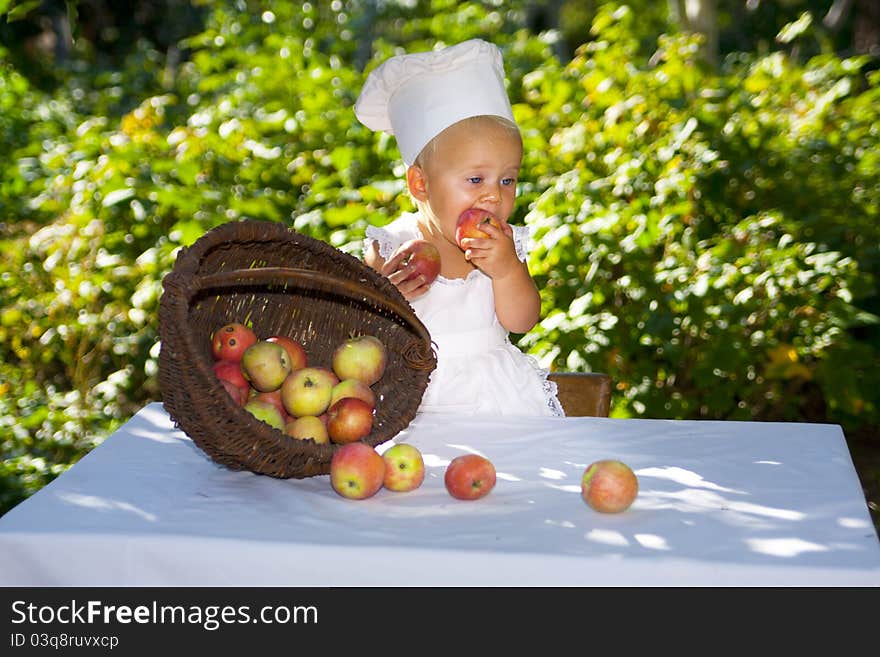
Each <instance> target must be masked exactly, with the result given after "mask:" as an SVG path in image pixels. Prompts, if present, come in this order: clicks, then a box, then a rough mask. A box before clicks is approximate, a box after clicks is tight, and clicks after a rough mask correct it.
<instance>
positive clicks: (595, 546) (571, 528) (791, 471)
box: [0, 403, 880, 586]
mask: <svg viewBox="0 0 880 657" xmlns="http://www.w3.org/2000/svg"><path fill="white" fill-rule="evenodd" d="M395 440H396V441H397V442H404V441H405V442H410V443H412V444H414V445H416V446H417V447H419V448H420V449H421V450H422V452H423V454H424V456H425V461H426V464H427V471H428V474H427V476H426V478H425V482H424V484H423V485H422V487H421V488H419V489H417V490H415V491H413V492H410V493H393V492H391V491H388V490H384V489H383V490H380V491H379V493H377V494H376V495H375V496H374V497H372V498H369V499H367V500H363V501H353V500H347V499H344V498H342V497H340V496H338V495H337V494H336V493H335V492H334V491H333V490H332V488H331V487H330V481H329V477H328V476H326V475H325V476H318V477H311V478H308V479H301V480H299V479H286V480H283V479H275V478H271V477H266V476H260V475H255V474H253V473H250V472H235V471H231V470H228V469H226V468H224V467H222V466H219V465H217V464H216V463H214V462H213V461H212V460H210V459H209V458H208V457H207V456H206V455H205V454H204V453H203V452H202V451H201V450H200V449H198V447H196V446H195V445H194V444H193V443H192V442H191V441H190V440H189V439H188V438H187V437H186V435H185V434H183V433H182V432H181V431H179V430H176V429H175V428H174V427H173V425H172V423H171V421H170V419H169V417H168V415H167V414H166V413H165V411H164V409H163V408H162V406H161V405H160V404H157V403H156V404H150V405H148V406H146V407H145V408H143V409H142V410H141V411H140V412H139V413H138V414H137V415H136V416H135V417H133V418H132V419H131V420H130V421H129V422H128V423H126V424H125V425H124V426H123V427H122V428H120V429H119V431H117V432H116V433H114V434H113V435H111V436H110V437H109V438H108V439H107V440H106V441H105V442H104V443H103V444H102V445H100V446H99V447H97V448H96V449H94V450H93V451H92V452H91V453H90V454H88V455H87V456H85V457H84V458H83V459H82V460H81V461H80V462H79V463H77V464H76V465H75V466H73V467H72V468H71V469H70V470H68V471H67V472H66V473H64V474H63V475H61V476H60V477H58V479H56V480H55V481H54V482H52V483H51V484H49V485H48V486H46V487H45V488H43V489H42V490H40V491H39V492H37V493H36V494H35V495H34V496H32V497H31V498H30V499H28V500H26V501H25V502H23V503H21V504H20V505H18V506H17V507H15V508H14V509H12V510H11V511H10V512H9V513H7V514H6V515H5V516H3V517H2V518H0V585H4V586H361V585H372V586H422V585H434V586H451V585H455V586H458V585H461V586H483V585H494V586H539V585H540V586H543V585H550V586H590V585H603V586H606V585H610V586H614V585H623V586H654V585H662V586H753V585H755V586H786V585H798V586H801V585H803V586H807V585H809V586H877V585H880V542H878V539H877V535H876V533H875V531H874V528H873V526H872V524H871V519H870V516H869V513H868V510H867V506H866V503H865V499H864V496H863V493H862V490H861V488H860V485H859V482H858V478H857V475H856V472H855V470H854V468H853V464H852V461H851V459H850V456H849V452H848V450H847V447H846V443H845V440H844V437H843V433H842V431H841V429H840V427H838V426H836V425H822V424H793V423H792V424H788V423H744V422H714V421H669V420H632V419H630V420H615V419H607V418H540V419H538V418H535V419H531V418H527V419H523V418H517V419H508V420H504V419H491V420H489V419H479V418H461V417H449V416H438V415H433V416H432V415H420V416H418V417H417V418H416V419H415V420H414V422H413V423H412V424H411V425H410V426H409V427H408V428H407V429H406V431H404V432H403V433H402V434H400V435H399V436H398V437H397V438H396V439H395ZM390 444H391V443H385V444H384V445H382V446H380V448H379V449H380V451H382V450H383V449H385V448H387V447H388V446H390ZM466 452H477V453H481V454H483V455H485V456H487V457H488V458H490V459H491V460H492V461H493V463H494V464H495V466H496V469H497V471H498V482H497V484H496V487H495V489H494V490H493V491H492V492H491V493H490V494H489V495H488V496H487V497H485V498H483V499H481V500H477V501H459V500H455V499H454V498H452V497H451V496H450V495H449V494H448V493H447V492H446V489H445V488H444V485H443V473H444V469H445V465H446V464H447V463H448V462H449V461H450V460H451V459H452V458H453V457H455V456H457V455H459V454H463V453H466ZM600 458H618V459H621V460H623V461H625V462H626V463H628V464H629V465H630V466H631V467H632V468H633V469H634V470H635V472H636V474H637V475H638V478H639V483H640V493H639V496H638V498H637V500H636V502H635V503H634V504H633V506H632V507H630V509H629V510H627V511H626V512H624V513H620V514H613V515H605V514H599V513H596V512H594V511H593V510H591V509H590V508H589V507H588V506H586V504H585V503H584V502H583V500H582V499H581V497H580V478H581V474H582V473H583V470H584V468H585V467H586V466H587V464H589V463H591V462H592V461H594V460H597V459H600Z"/></svg>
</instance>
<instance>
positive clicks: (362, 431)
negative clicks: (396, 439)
mask: <svg viewBox="0 0 880 657" xmlns="http://www.w3.org/2000/svg"><path fill="white" fill-rule="evenodd" d="M372 430H373V407H372V406H370V405H369V404H368V403H367V402H365V401H364V400H363V399H358V398H357V397H343V398H342V399H340V400H339V401H338V402H336V403H335V404H333V405H332V406H331V407H330V408H329V409H327V433H328V434H330V440H332V441H333V442H334V443H352V442H354V441H356V440H360V439H361V438H363V437H364V436H369V435H370V432H371V431H372Z"/></svg>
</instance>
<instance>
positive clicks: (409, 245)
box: [398, 239, 440, 285]
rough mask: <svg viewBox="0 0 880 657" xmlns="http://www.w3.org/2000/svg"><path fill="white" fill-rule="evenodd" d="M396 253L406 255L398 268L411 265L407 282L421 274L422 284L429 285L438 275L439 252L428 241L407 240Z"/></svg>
mask: <svg viewBox="0 0 880 657" xmlns="http://www.w3.org/2000/svg"><path fill="white" fill-rule="evenodd" d="M398 252H403V253H405V254H406V255H405V256H404V258H403V260H402V261H401V262H400V266H401V267H405V266H407V265H412V267H413V269H414V271H413V273H412V274H410V276H409V277H408V278H407V280H409V279H410V278H415V277H416V276H418V275H419V274H421V275H422V276H424V277H425V283H424V284H425V285H430V284H431V283H433V282H434V280H435V279H436V278H437V276H439V275H440V251H438V250H437V247H436V246H434V245H433V244H431V243H430V242H429V241H428V240H423V239H414V240H409V241H408V242H404V243H403V244H401V245H400V247H399V248H398Z"/></svg>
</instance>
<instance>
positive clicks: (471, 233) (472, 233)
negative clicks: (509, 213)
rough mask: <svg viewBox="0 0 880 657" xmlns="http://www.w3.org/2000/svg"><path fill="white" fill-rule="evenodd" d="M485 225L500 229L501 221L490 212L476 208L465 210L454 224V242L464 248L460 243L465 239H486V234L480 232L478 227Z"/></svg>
mask: <svg viewBox="0 0 880 657" xmlns="http://www.w3.org/2000/svg"><path fill="white" fill-rule="evenodd" d="M487 223H488V224H492V225H493V226H495V227H496V228H498V229H501V221H500V220H499V219H498V218H497V217H496V216H495V215H494V214H492V213H491V212H487V211H486V210H479V209H477V208H469V209H467V210H465V211H464V212H462V213H461V215H459V217H458V221H457V222H456V224H455V241H456V242H457V243H458V245H459V246H460V247H461V248H464V247H463V246H461V241H462V240H463V239H464V238H466V237H488V236H489V235H488V234H487V233H485V232H483V231H482V230H480V226H482V225H483V224H487Z"/></svg>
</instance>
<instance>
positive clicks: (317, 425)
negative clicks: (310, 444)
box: [284, 415, 330, 445]
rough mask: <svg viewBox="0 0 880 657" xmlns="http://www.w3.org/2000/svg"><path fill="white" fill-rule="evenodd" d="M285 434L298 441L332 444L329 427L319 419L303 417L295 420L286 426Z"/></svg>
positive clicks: (312, 416)
mask: <svg viewBox="0 0 880 657" xmlns="http://www.w3.org/2000/svg"><path fill="white" fill-rule="evenodd" d="M284 433H286V434H287V435H288V436H290V437H291V438H296V439H297V440H310V439H311V440H314V441H315V442H316V443H318V444H319V445H323V444H325V443H329V442H330V436H328V435H327V427H326V426H325V425H324V422H323V421H322V420H321V418H319V417H315V416H314V415H303V416H302V417H298V418H294V419H292V420H290V421H288V422H287V424H285V425H284Z"/></svg>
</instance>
